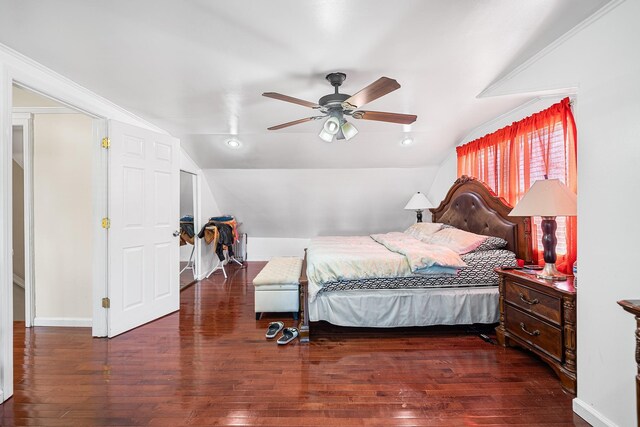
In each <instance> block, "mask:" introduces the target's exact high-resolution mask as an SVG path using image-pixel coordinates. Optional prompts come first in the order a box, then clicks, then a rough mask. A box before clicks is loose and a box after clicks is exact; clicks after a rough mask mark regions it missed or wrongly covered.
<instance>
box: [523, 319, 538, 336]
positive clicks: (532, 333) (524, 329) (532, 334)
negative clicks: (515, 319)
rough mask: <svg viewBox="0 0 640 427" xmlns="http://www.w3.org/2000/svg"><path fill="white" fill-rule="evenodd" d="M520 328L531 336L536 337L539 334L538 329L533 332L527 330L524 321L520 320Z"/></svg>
mask: <svg viewBox="0 0 640 427" xmlns="http://www.w3.org/2000/svg"><path fill="white" fill-rule="evenodd" d="M520 329H522V331H523V332H524V333H526V334H528V335H531V336H532V337H537V336H538V335H540V331H539V330H537V329H536V330H535V331H533V332H529V331H527V327H526V326H525V325H524V323H522V322H520Z"/></svg>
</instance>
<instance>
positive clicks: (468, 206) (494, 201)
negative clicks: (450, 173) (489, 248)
mask: <svg viewBox="0 0 640 427" xmlns="http://www.w3.org/2000/svg"><path fill="white" fill-rule="evenodd" d="M511 209H513V206H511V205H510V204H509V203H507V201H506V200H504V199H503V198H502V197H498V196H496V194H495V193H494V192H493V191H492V190H491V189H490V188H489V187H487V185H486V184H484V183H483V182H482V181H478V180H477V179H475V178H471V177H468V176H466V175H463V176H461V177H460V178H458V179H457V180H456V182H455V183H454V184H453V186H452V187H451V188H450V189H449V192H448V193H447V195H446V197H445V198H444V200H443V201H442V202H441V203H440V206H438V207H437V208H431V209H429V210H430V211H431V214H432V215H431V218H432V221H433V222H440V223H443V224H449V225H452V226H454V227H456V228H459V229H461V230H465V231H469V232H472V233H476V234H484V235H486V236H496V237H501V238H503V239H505V240H506V241H507V249H509V250H511V251H513V252H515V254H516V256H517V257H518V258H520V259H523V260H525V263H532V262H533V251H532V250H531V218H528V217H527V218H524V217H510V216H509V212H511Z"/></svg>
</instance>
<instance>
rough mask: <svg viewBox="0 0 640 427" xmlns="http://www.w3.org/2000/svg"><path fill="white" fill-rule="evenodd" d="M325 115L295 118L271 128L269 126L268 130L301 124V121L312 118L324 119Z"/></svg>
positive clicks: (308, 120)
mask: <svg viewBox="0 0 640 427" xmlns="http://www.w3.org/2000/svg"><path fill="white" fill-rule="evenodd" d="M324 117H325V116H313V117H307V118H305V119H299V120H294V121H292V122H287V123H282V124H280V125H275V126H271V127H270V128H267V130H278V129H282V128H286V127H289V126H293V125H299V124H300V123H305V122H310V121H312V120H320V119H322V118H324Z"/></svg>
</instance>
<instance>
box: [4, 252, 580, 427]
mask: <svg viewBox="0 0 640 427" xmlns="http://www.w3.org/2000/svg"><path fill="white" fill-rule="evenodd" d="M263 265H264V263H249V265H248V267H247V268H244V269H240V268H236V267H233V266H231V267H230V268H229V279H228V280H226V281H224V280H222V277H221V276H222V275H221V274H220V273H216V274H215V275H214V276H212V278H211V280H208V281H204V282H199V283H196V284H195V285H193V286H190V287H188V288H187V289H186V290H184V291H183V292H182V294H181V296H182V303H181V310H180V312H179V313H176V314H173V315H170V316H167V317H165V318H163V319H160V320H158V321H156V322H153V323H151V324H148V325H145V326H143V327H140V328H138V329H136V330H134V331H131V332H129V333H126V334H123V335H122V336H119V337H116V338H114V339H112V340H107V339H92V338H91V337H90V331H89V330H88V329H81V328H31V329H29V330H27V331H25V329H24V325H23V324H21V323H16V326H15V382H16V384H15V394H14V397H13V398H12V399H10V400H9V401H7V402H5V404H4V405H0V425H2V426H12V425H40V426H75V425H86V426H101V425H123V426H124V425H150V426H179V425H270V426H328V425H330V426H361V425H380V426H393V425H402V426H406V425H420V426H422V425H428V426H436V425H442V426H463V425H468V426H472V425H587V424H586V423H585V422H584V421H583V420H582V419H580V418H579V417H577V416H575V415H574V414H573V413H572V411H571V399H572V396H570V395H567V394H565V393H564V392H563V391H562V389H561V387H560V383H559V381H558V380H557V378H556V377H555V376H554V375H553V373H552V371H551V370H550V369H549V368H547V366H546V365H545V364H543V363H541V362H539V361H538V360H537V359H536V358H535V357H533V356H531V355H530V354H528V353H525V352H523V351H520V350H516V349H504V348H501V347H498V346H495V345H492V344H490V343H487V342H485V341H483V340H481V339H480V338H479V337H478V336H477V334H476V333H475V332H474V331H471V330H468V328H417V329H405V330H401V331H396V330H383V331H377V330H352V329H343V328H337V327H332V326H330V325H327V324H321V325H318V326H316V327H315V328H314V331H313V333H312V338H313V342H312V343H311V344H310V345H303V344H300V343H299V342H297V341H296V342H294V343H292V344H290V345H287V346H278V345H277V344H276V343H275V342H273V341H267V340H265V338H264V332H265V328H266V325H267V324H268V323H269V321H272V320H274V319H282V320H284V321H285V323H286V324H287V325H291V324H292V323H293V321H292V320H291V318H287V317H281V318H279V317H277V316H270V317H266V318H263V319H262V320H260V321H257V322H256V321H255V316H254V313H253V286H252V285H251V280H252V278H253V277H254V276H255V275H256V274H257V272H258V271H259V270H260V268H261V267H262V266H263ZM314 326H315V325H314Z"/></svg>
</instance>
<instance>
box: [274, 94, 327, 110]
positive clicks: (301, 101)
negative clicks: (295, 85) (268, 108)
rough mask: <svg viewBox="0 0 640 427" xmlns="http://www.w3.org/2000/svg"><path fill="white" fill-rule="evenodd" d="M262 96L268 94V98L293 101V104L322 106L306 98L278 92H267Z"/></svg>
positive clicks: (311, 106)
mask: <svg viewBox="0 0 640 427" xmlns="http://www.w3.org/2000/svg"><path fill="white" fill-rule="evenodd" d="M262 96H266V97H267V98H273V99H279V100H280V101H285V102H291V103H293V104H298V105H302V106H303V107H309V108H320V106H319V105H318V104H316V103H315V102H309V101H305V100H304V99H298V98H294V97H292V96H288V95H283V94H281V93H277V92H265V93H263V94H262Z"/></svg>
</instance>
